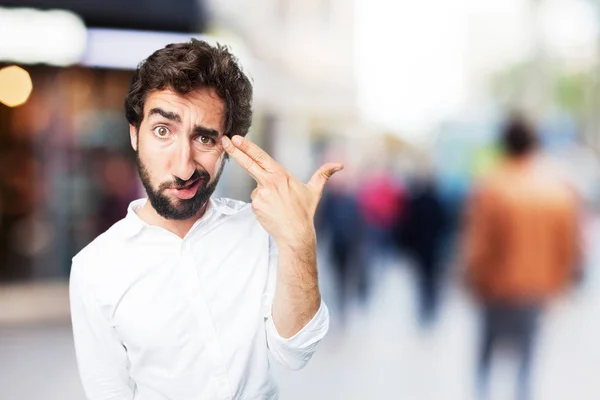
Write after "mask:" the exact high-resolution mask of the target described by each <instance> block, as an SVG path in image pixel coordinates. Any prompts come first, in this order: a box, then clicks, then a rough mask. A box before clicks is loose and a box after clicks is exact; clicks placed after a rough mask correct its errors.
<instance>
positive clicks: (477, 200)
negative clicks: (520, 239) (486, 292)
mask: <svg viewBox="0 0 600 400" xmlns="http://www.w3.org/2000/svg"><path fill="white" fill-rule="evenodd" d="M484 194H485V193H484V190H482V189H480V188H476V189H475V191H474V192H473V195H472V196H471V198H470V199H469V201H468V203H467V209H466V221H465V234H464V238H463V239H464V242H463V247H464V255H465V264H466V275H467V282H468V284H469V286H471V289H474V290H475V291H478V290H480V289H481V287H480V285H481V283H482V279H483V278H482V274H483V269H484V268H485V267H486V266H487V264H488V262H489V260H490V257H491V253H490V252H491V248H490V246H491V245H492V243H491V242H492V241H493V240H494V238H493V237H492V235H491V233H490V231H489V228H490V226H489V221H488V211H487V207H486V205H487V203H486V201H487V200H486V199H485V196H484Z"/></svg>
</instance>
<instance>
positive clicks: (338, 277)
mask: <svg viewBox="0 0 600 400" xmlns="http://www.w3.org/2000/svg"><path fill="white" fill-rule="evenodd" d="M319 227H320V231H321V232H322V233H323V234H325V235H327V237H328V238H329V240H328V241H327V243H328V244H329V248H328V249H327V252H326V253H327V254H328V256H329V261H330V262H331V266H332V270H333V273H334V277H335V281H336V286H337V287H336V292H337V299H338V309H339V317H340V322H341V323H342V325H344V324H345V322H346V315H347V312H346V311H347V308H348V305H349V302H350V300H351V299H353V298H357V299H358V300H360V302H361V303H362V304H364V303H365V302H366V297H367V294H368V284H369V282H368V276H367V271H366V268H365V265H364V263H363V262H362V259H361V257H360V255H361V252H360V251H361V244H362V240H363V231H364V223H363V221H362V218H361V215H360V213H359V212H358V201H357V199H356V194H355V193H354V192H353V191H352V190H351V188H350V187H348V184H347V183H344V182H340V181H337V180H332V182H331V183H330V184H329V185H328V187H327V190H326V191H325V193H324V194H323V199H322V200H321V206H320V211H319Z"/></svg>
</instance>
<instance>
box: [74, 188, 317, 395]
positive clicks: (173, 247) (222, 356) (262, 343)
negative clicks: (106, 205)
mask: <svg viewBox="0 0 600 400" xmlns="http://www.w3.org/2000/svg"><path fill="white" fill-rule="evenodd" d="M146 201H147V200H146V199H140V200H136V201H134V202H133V203H131V205H130V206H129V210H128V213H127V216H126V217H125V218H124V219H122V220H121V221H119V222H117V223H116V224H115V225H113V226H112V227H111V228H110V229H109V230H108V231H106V232H105V233H104V234H102V235H100V236H99V237H98V238H96V239H95V240H94V241H93V242H92V243H91V244H89V245H88V246H87V247H86V248H84V249H83V250H82V251H81V252H79V254H77V255H76V256H75V257H74V258H73V266H72V269H71V279H70V301H71V318H72V323H73V332H74V339H75V350H76V354H77V364H78V367H79V373H80V375H81V380H82V383H83V387H84V389H85V392H86V395H87V397H88V399H90V400H113V399H114V400H117V399H118V400H132V399H135V400H203V399H208V400H212V399H236V400H237V399H239V400H242V399H243V400H254V399H256V400H258V399H260V400H264V399H277V398H278V392H277V388H276V386H275V384H274V382H273V381H272V379H271V377H270V374H269V360H268V357H267V355H268V352H270V353H271V355H272V356H273V358H274V359H275V360H277V361H278V362H280V363H281V364H283V365H285V366H287V367H289V368H291V369H299V368H302V367H303V366H304V365H306V363H307V362H308V360H309V359H310V358H311V356H312V354H313V353H314V351H315V348H316V346H317V344H318V342H319V341H320V340H321V339H322V338H323V337H324V336H325V334H326V332H327V329H328V326H329V313H328V310H327V307H326V306H325V304H324V303H321V306H320V308H319V311H318V312H317V313H316V315H315V316H314V317H313V318H312V320H311V321H310V322H308V324H307V325H306V326H305V327H304V328H303V329H302V330H301V331H300V332H298V333H297V334H296V335H294V336H293V337H291V338H289V339H285V338H283V337H281V336H280V335H279V334H278V332H277V330H276V328H275V325H274V324H273V320H272V317H271V304H272V301H273V294H274V290H275V274H276V267H277V250H276V246H275V245H274V241H273V240H272V239H271V238H270V236H269V234H268V233H267V232H266V231H265V230H264V229H263V228H262V227H261V225H260V224H259V223H258V221H257V220H256V217H255V216H254V213H253V212H252V208H251V206H250V205H249V204H246V203H243V202H240V201H235V200H229V199H215V198H213V199H211V200H210V202H209V205H208V207H207V210H206V213H205V214H204V216H203V217H202V218H200V219H199V220H198V221H197V222H196V223H195V224H194V226H193V227H192V229H191V230H190V231H189V233H188V234H187V235H186V237H185V238H183V239H181V238H179V237H178V236H176V235H175V234H173V233H171V232H169V231H167V230H165V229H163V228H160V227H157V226H151V225H148V224H146V223H145V222H143V221H142V220H141V219H140V218H139V216H138V215H137V214H136V210H138V209H139V208H140V207H142V206H143V205H144V203H145V202H146Z"/></svg>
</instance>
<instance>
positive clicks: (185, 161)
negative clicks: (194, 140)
mask: <svg viewBox="0 0 600 400" xmlns="http://www.w3.org/2000/svg"><path fill="white" fill-rule="evenodd" d="M195 170H196V168H195V166H194V160H193V158H192V146H191V144H190V143H189V141H187V140H180V141H179V143H178V144H177V149H176V150H175V160H174V162H173V164H172V169H171V174H172V175H173V176H175V177H177V178H179V179H181V180H183V181H187V180H188V179H190V178H191V177H192V175H193V174H194V171H195Z"/></svg>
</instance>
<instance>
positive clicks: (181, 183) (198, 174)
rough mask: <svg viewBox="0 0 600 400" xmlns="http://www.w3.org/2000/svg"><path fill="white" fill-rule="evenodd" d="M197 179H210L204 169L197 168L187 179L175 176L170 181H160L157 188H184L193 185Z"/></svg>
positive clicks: (205, 180) (206, 180)
mask: <svg viewBox="0 0 600 400" xmlns="http://www.w3.org/2000/svg"><path fill="white" fill-rule="evenodd" d="M199 179H203V180H204V182H205V183H207V182H208V181H209V180H210V175H209V173H208V172H206V171H205V170H200V169H197V170H195V171H194V173H193V174H192V176H190V177H189V179H187V180H183V179H181V178H177V177H175V179H173V180H172V181H171V182H163V183H161V184H160V187H159V190H166V189H184V188H187V187H188V186H191V185H193V184H194V183H195V182H196V181H197V180H199Z"/></svg>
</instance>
